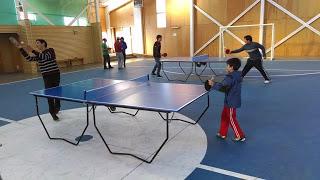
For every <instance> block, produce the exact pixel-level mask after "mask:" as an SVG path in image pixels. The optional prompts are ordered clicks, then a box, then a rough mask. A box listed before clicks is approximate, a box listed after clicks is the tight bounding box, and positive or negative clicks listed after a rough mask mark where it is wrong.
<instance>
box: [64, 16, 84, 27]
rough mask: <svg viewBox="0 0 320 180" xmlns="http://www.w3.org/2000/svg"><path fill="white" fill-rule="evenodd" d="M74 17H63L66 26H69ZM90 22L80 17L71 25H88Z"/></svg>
mask: <svg viewBox="0 0 320 180" xmlns="http://www.w3.org/2000/svg"><path fill="white" fill-rule="evenodd" d="M73 19H74V17H63V22H64V25H65V26H68V25H69V24H70V23H71V22H72V21H73ZM87 25H88V22H87V19H86V18H83V17H82V18H79V19H78V20H76V21H75V22H74V23H73V24H72V25H71V26H87Z"/></svg>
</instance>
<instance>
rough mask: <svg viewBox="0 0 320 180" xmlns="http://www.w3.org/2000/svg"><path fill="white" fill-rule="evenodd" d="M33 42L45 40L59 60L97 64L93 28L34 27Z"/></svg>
mask: <svg viewBox="0 0 320 180" xmlns="http://www.w3.org/2000/svg"><path fill="white" fill-rule="evenodd" d="M31 31H32V37H31V41H33V42H34V41H35V40H36V39H38V38H41V39H45V40H47V42H48V46H49V47H52V48H54V49H55V51H56V55H57V59H58V60H59V59H69V58H74V57H79V58H80V57H82V58H84V63H92V62H96V60H95V59H94V50H93V41H92V39H93V37H92V34H93V30H92V27H66V26H32V29H31Z"/></svg>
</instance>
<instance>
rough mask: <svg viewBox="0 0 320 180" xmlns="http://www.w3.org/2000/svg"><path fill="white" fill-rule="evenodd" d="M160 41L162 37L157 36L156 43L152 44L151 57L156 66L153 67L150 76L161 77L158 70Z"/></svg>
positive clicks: (159, 64)
mask: <svg viewBox="0 0 320 180" xmlns="http://www.w3.org/2000/svg"><path fill="white" fill-rule="evenodd" d="M161 41H162V36H161V35H157V41H156V42H155V43H154V45H153V57H154V60H155V62H156V64H155V65H154V67H153V70H152V73H151V74H152V75H157V77H162V76H161V75H160V70H161V62H160V59H161ZM156 71H157V74H155V72H156Z"/></svg>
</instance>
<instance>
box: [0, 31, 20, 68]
mask: <svg viewBox="0 0 320 180" xmlns="http://www.w3.org/2000/svg"><path fill="white" fill-rule="evenodd" d="M10 36H13V37H15V38H18V35H17V34H11V33H6V34H4V33H0V73H12V72H19V71H22V67H23V61H22V59H21V57H20V52H19V50H18V49H17V48H16V47H14V46H13V45H12V44H11V43H10V42H9V40H8V38H9V37H10Z"/></svg>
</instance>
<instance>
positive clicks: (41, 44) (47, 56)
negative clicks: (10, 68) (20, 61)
mask: <svg viewBox="0 0 320 180" xmlns="http://www.w3.org/2000/svg"><path fill="white" fill-rule="evenodd" d="M36 46H37V48H38V50H39V51H36V50H34V49H32V48H31V47H30V46H22V45H20V44H19V45H17V47H18V48H19V49H20V52H21V54H22V55H23V56H24V57H25V58H26V60H27V61H36V62H37V63H38V66H39V69H40V72H41V74H42V77H43V81H44V86H45V88H46V89H47V88H52V87H57V86H59V84H60V71H59V67H58V65H57V61H56V54H55V51H54V49H53V48H48V47H47V42H46V41H45V40H43V39H37V40H36ZM31 53H32V54H33V55H30V54H31ZM48 104H49V112H50V114H51V116H52V118H53V119H54V120H55V121H57V120H59V117H58V116H57V114H58V112H59V110H60V100H59V99H53V98H48Z"/></svg>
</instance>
